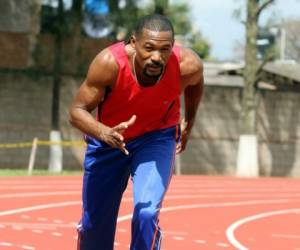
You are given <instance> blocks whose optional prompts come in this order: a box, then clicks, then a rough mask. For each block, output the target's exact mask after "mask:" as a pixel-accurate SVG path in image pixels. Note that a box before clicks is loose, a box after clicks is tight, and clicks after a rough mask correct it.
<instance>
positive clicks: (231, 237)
mask: <svg viewBox="0 0 300 250" xmlns="http://www.w3.org/2000/svg"><path fill="white" fill-rule="evenodd" d="M299 212H300V209H299V208H293V209H287V210H278V211H271V212H266V213H261V214H256V215H253V216H249V217H246V218H243V219H240V220H238V221H236V222H234V223H233V224H231V225H230V226H229V227H228V228H227V230H226V236H227V238H228V240H229V242H230V243H231V244H232V245H233V246H235V247H236V248H237V249H239V250H248V248H247V247H245V246H244V245H243V244H241V243H240V242H239V241H238V240H237V239H236V238H235V235H234V231H235V230H236V229H237V228H238V227H240V226H241V225H243V224H246V223H248V222H250V221H254V220H259V219H262V218H265V217H270V216H274V215H281V214H288V213H296V214H297V213H299Z"/></svg>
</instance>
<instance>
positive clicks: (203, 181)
mask: <svg viewBox="0 0 300 250" xmlns="http://www.w3.org/2000/svg"><path fill="white" fill-rule="evenodd" d="M80 197H81V177H79V176H76V177H74V176H73V177H17V178H12V177H6V178H3V177H2V178H0V249H1V250H17V249H18V250H20V249H23V250H34V249H36V250H75V249H76V239H77V235H76V229H75V227H76V224H77V220H78V219H79V217H80V213H81V202H80ZM131 209H132V198H131V187H130V185H129V187H128V190H127V191H126V192H125V195H124V199H123V203H122V206H121V210H120V215H119V219H118V228H117V235H116V241H115V250H127V249H128V244H129V240H130V218H131ZM160 225H161V227H162V229H163V235H164V237H163V244H162V250H196V249H199V250H200V249H205V250H218V249H240V250H246V249H249V250H300V181H299V180H296V179H283V178H259V179H239V178H233V177H209V176H181V177H176V176H175V177H174V178H173V180H172V182H171V186H170V189H169V191H168V193H167V196H166V199H165V202H164V204H163V209H162V210H161V216H160ZM99 250H102V249H101V247H100V248H99Z"/></svg>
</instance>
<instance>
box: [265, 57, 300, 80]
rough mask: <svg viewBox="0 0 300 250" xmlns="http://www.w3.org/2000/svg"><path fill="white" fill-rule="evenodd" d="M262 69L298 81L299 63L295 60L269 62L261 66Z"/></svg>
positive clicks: (299, 77) (299, 78)
mask: <svg viewBox="0 0 300 250" xmlns="http://www.w3.org/2000/svg"><path fill="white" fill-rule="evenodd" d="M263 71H265V72H266V73H271V74H274V75H278V76H281V77H285V78H288V79H291V80H293V81H296V82H299V83H300V63H295V62H284V61H283V62H282V61H278V62H270V63H267V64H266V65H265V66H264V67H263Z"/></svg>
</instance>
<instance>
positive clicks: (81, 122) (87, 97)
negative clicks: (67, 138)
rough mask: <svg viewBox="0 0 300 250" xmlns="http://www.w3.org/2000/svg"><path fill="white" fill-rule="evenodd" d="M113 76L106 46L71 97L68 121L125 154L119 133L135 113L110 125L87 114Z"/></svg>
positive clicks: (113, 67) (115, 69)
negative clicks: (111, 126)
mask: <svg viewBox="0 0 300 250" xmlns="http://www.w3.org/2000/svg"><path fill="white" fill-rule="evenodd" d="M117 76H118V65H117V63H116V61H115V59H114V57H113V56H112V54H111V53H110V52H109V50H107V49H106V50H103V51H102V52H101V53H99V54H98V55H97V56H96V58H95V59H94V60H93V62H92V63H91V65H90V67H89V70H88V74H87V77H86V79H85V80H84V81H83V83H82V85H81V86H80V88H79V90H78V92H77V94H76V96H75V98H74V100H73V103H72V105H71V107H70V113H69V114H70V123H71V124H72V125H73V126H74V127H76V128H78V129H79V130H81V131H82V132H83V133H85V134H88V135H91V136H92V137H94V138H96V139H98V140H102V141H104V142H106V143H107V144H109V145H110V146H112V147H118V148H120V149H121V150H122V151H123V152H124V153H126V154H127V153H128V152H127V150H126V149H125V143H124V142H123V140H124V138H123V136H122V133H123V132H124V130H125V129H126V128H127V127H128V126H130V125H131V124H132V123H133V122H134V120H135V117H133V118H132V119H130V120H129V121H126V122H123V123H120V124H119V125H117V126H115V127H114V128H110V127H107V126H105V125H104V124H102V123H100V122H98V121H96V119H95V118H94V117H93V116H92V115H91V111H92V110H94V109H95V108H96V107H97V106H98V104H99V103H100V102H101V101H102V100H103V98H104V95H105V89H106V88H107V87H109V88H113V85H114V84H115V82H116V79H117Z"/></svg>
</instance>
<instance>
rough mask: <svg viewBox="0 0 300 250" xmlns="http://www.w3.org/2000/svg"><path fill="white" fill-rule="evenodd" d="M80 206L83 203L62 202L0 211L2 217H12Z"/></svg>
mask: <svg viewBox="0 0 300 250" xmlns="http://www.w3.org/2000/svg"><path fill="white" fill-rule="evenodd" d="M80 204H81V201H68V202H60V203H49V204H43V205H38V206H32V207H23V208H18V209H13V210H7V211H0V217H1V216H6V215H12V214H20V213H24V212H29V211H36V210H42V209H49V208H56V207H67V206H75V205H80Z"/></svg>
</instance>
